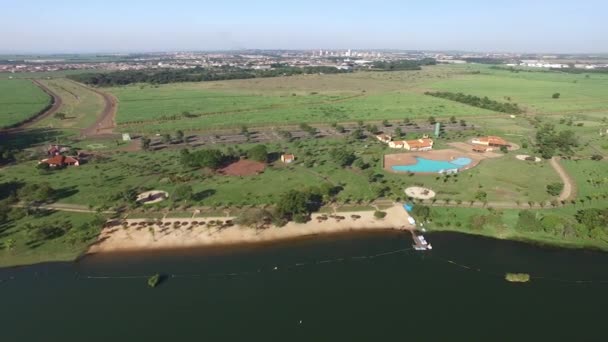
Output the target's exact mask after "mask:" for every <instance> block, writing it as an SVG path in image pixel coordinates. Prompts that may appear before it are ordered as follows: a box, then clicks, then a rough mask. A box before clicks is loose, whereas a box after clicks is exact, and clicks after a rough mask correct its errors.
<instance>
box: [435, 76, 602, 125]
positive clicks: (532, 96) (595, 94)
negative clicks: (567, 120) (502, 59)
mask: <svg viewBox="0 0 608 342" xmlns="http://www.w3.org/2000/svg"><path fill="white" fill-rule="evenodd" d="M478 68H479V70H480V72H481V73H480V74H469V75H460V76H457V77H453V78H451V79H448V80H444V81H440V82H433V83H430V84H429V85H428V88H429V90H441V91H451V92H461V93H465V94H470V95H476V96H480V97H483V96H487V97H489V98H490V99H493V100H496V101H502V102H505V101H508V99H507V98H510V99H511V101H512V102H514V103H518V104H519V105H520V106H522V107H524V108H526V109H527V110H528V111H530V112H535V113H542V114H546V113H551V114H555V113H579V112H587V111H608V96H606V90H607V89H608V75H603V74H596V75H591V76H589V78H587V77H586V75H584V74H566V73H555V72H544V73H541V72H520V73H513V72H510V71H504V70H493V69H489V68H486V67H478ZM554 93H560V98H559V99H553V98H552V95H553V94H554Z"/></svg>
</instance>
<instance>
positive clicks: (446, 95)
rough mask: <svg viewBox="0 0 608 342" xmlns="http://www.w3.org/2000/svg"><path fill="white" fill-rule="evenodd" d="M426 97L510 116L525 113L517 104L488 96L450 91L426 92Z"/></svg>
mask: <svg viewBox="0 0 608 342" xmlns="http://www.w3.org/2000/svg"><path fill="white" fill-rule="evenodd" d="M424 94H425V95H430V96H435V97H440V98H442V99H446V100H451V101H456V102H460V103H464V104H468V105H469V106H473V107H479V108H483V109H488V110H493V111H495V112H502V113H508V114H520V113H522V112H523V110H522V109H521V108H519V106H518V105H517V103H507V102H498V101H494V100H490V99H489V98H488V97H487V96H484V97H479V96H475V95H466V94H463V93H452V92H448V91H436V92H429V91H427V92H425V93H424Z"/></svg>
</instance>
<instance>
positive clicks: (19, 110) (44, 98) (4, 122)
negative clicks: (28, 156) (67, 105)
mask: <svg viewBox="0 0 608 342" xmlns="http://www.w3.org/2000/svg"><path fill="white" fill-rule="evenodd" d="M50 101H51V99H50V97H49V96H48V95H47V94H46V93H44V92H43V91H42V90H41V89H40V88H38V87H37V86H36V85H34V84H33V83H32V82H31V81H29V80H21V79H12V80H9V79H0V128H2V127H6V126H10V125H14V124H16V123H19V122H22V121H24V120H26V119H28V118H30V117H32V116H34V115H36V114H38V113H39V112H40V111H41V110H42V109H44V108H45V107H46V106H47V105H49V104H50Z"/></svg>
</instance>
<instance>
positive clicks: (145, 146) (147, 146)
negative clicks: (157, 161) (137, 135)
mask: <svg viewBox="0 0 608 342" xmlns="http://www.w3.org/2000/svg"><path fill="white" fill-rule="evenodd" d="M150 143H151V140H150V138H148V137H142V138H141V148H142V150H144V151H148V150H149V149H150Z"/></svg>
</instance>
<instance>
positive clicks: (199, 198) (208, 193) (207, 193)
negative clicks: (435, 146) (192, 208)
mask: <svg viewBox="0 0 608 342" xmlns="http://www.w3.org/2000/svg"><path fill="white" fill-rule="evenodd" d="M215 193H216V191H215V190H213V189H207V190H203V191H200V192H197V193H196V194H194V195H193V196H192V199H193V200H195V201H202V200H204V199H206V198H209V197H211V196H213V195H215Z"/></svg>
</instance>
